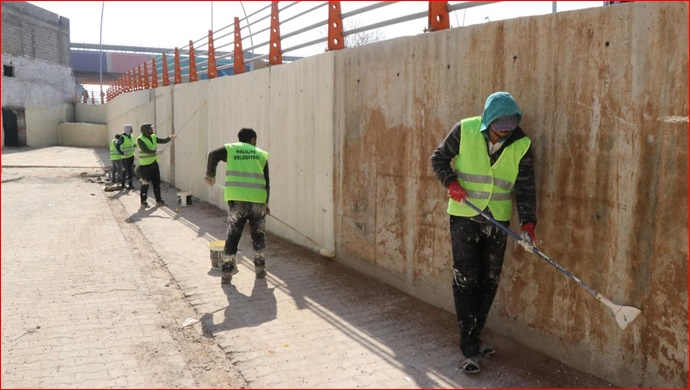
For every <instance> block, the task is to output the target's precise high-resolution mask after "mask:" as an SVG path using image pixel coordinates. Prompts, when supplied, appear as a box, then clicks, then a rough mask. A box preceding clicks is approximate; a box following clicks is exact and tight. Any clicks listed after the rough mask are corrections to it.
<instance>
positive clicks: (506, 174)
mask: <svg viewBox="0 0 690 390" xmlns="http://www.w3.org/2000/svg"><path fill="white" fill-rule="evenodd" d="M481 123H482V118H481V116H478V117H474V118H467V119H463V120H462V122H461V125H460V126H461V127H460V134H461V135H460V149H459V152H458V155H457V156H456V157H455V169H456V170H457V171H458V181H459V182H460V185H461V186H462V187H463V188H464V189H465V191H466V192H467V199H468V200H469V201H470V202H472V204H474V205H475V206H477V207H478V208H479V209H481V210H484V209H485V208H486V207H487V206H488V207H489V210H490V211H491V214H492V215H493V216H494V218H495V219H496V220H498V221H508V220H510V216H511V215H512V212H513V199H512V190H513V187H514V186H515V179H517V175H518V171H519V165H520V160H522V157H523V156H524V155H525V153H527V150H528V149H529V147H530V145H531V143H532V141H530V139H529V138H527V137H522V138H520V139H519V140H517V141H515V142H513V143H512V144H510V145H509V146H507V147H505V148H504V149H503V151H502V152H501V156H500V157H499V158H498V160H497V161H496V162H495V163H494V165H491V160H490V159H489V154H488V152H487V150H486V149H487V146H486V138H485V137H484V135H483V134H482V133H481V131H480V128H481ZM448 214H451V215H457V216H460V217H474V216H476V215H479V213H477V212H476V211H474V210H472V209H471V208H469V206H467V205H464V204H460V203H458V202H456V201H454V200H452V199H450V200H449V201H448Z"/></svg>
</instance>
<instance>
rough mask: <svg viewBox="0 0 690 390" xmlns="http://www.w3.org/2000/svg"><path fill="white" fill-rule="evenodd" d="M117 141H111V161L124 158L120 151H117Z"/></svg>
mask: <svg viewBox="0 0 690 390" xmlns="http://www.w3.org/2000/svg"><path fill="white" fill-rule="evenodd" d="M116 143H117V140H116V139H114V140H112V141H110V161H117V160H122V159H123V158H124V157H122V155H121V154H120V152H118V151H117V148H116V147H115V144H116Z"/></svg>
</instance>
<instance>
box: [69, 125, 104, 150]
mask: <svg viewBox="0 0 690 390" xmlns="http://www.w3.org/2000/svg"><path fill="white" fill-rule="evenodd" d="M57 134H58V140H57V141H58V142H57V144H58V145H64V146H85V147H86V146H91V147H99V148H102V147H109V145H108V141H110V140H112V139H113V138H112V137H111V138H107V134H108V126H107V125H97V124H93V123H60V124H59V125H58V127H57Z"/></svg>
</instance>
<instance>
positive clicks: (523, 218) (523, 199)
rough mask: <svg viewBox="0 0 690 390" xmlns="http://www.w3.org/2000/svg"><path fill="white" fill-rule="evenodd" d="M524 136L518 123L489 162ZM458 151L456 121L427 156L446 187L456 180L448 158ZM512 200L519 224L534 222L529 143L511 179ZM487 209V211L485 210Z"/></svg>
mask: <svg viewBox="0 0 690 390" xmlns="http://www.w3.org/2000/svg"><path fill="white" fill-rule="evenodd" d="M522 137H525V133H524V132H523V131H522V129H521V128H520V127H519V126H518V127H517V128H516V129H515V130H513V132H512V133H511V134H510V136H509V137H508V139H507V140H506V141H505V142H504V143H503V146H501V148H500V149H498V150H497V151H496V152H494V154H492V155H490V156H489V159H490V161H491V165H493V164H494V163H495V162H496V161H497V160H498V158H499V157H500V156H501V153H503V149H505V148H506V147H507V146H508V145H510V144H512V143H513V142H515V141H516V140H518V139H520V138H522ZM486 145H487V146H486V149H485V151H486V153H487V154H489V141H488V140H487V141H486ZM459 150H460V122H458V123H456V124H455V125H454V126H453V128H452V129H451V130H450V132H449V133H448V135H447V136H446V138H445V139H444V140H443V141H442V142H441V144H440V145H439V146H438V147H437V148H436V150H434V153H433V154H432V155H431V167H432V169H433V170H434V173H435V174H436V177H437V178H438V180H439V181H441V183H442V184H443V186H444V187H446V188H448V186H449V185H450V183H452V182H453V181H454V180H457V178H458V175H457V173H456V172H455V170H454V169H453V166H451V160H452V159H453V158H455V156H457V155H458V152H459ZM513 189H514V191H515V201H516V203H517V211H518V217H519V218H520V223H521V224H525V223H527V222H533V223H535V224H536V222H537V191H536V186H535V179H534V160H533V158H532V146H531V145H530V147H529V149H527V153H525V155H524V156H523V157H522V160H520V164H519V166H518V176H517V178H516V180H515V187H514V188H513ZM487 211H488V210H487Z"/></svg>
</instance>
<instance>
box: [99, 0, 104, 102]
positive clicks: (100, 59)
mask: <svg viewBox="0 0 690 390" xmlns="http://www.w3.org/2000/svg"><path fill="white" fill-rule="evenodd" d="M104 10H105V0H103V5H101V34H100V38H99V43H98V76H99V77H100V81H101V104H103V11H104Z"/></svg>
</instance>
